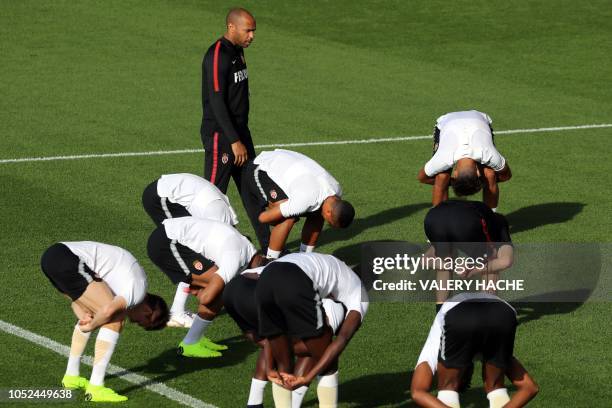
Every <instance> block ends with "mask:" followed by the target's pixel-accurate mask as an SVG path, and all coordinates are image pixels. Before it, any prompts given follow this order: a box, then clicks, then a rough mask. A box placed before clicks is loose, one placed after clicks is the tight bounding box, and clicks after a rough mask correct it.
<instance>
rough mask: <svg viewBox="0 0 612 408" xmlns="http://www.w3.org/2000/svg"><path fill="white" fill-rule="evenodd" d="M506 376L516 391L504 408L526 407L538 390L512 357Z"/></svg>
mask: <svg viewBox="0 0 612 408" xmlns="http://www.w3.org/2000/svg"><path fill="white" fill-rule="evenodd" d="M506 376H507V377H508V379H509V380H510V381H512V384H513V385H514V386H515V387H516V389H517V391H516V392H515V393H514V395H513V396H512V398H510V402H508V403H507V404H506V405H505V406H504V408H520V407H524V406H525V405H527V403H528V402H529V401H531V400H532V399H533V398H534V397H535V396H536V395H537V394H538V392H539V390H540V388H539V387H538V384H537V383H536V382H535V381H534V379H533V378H532V377H531V376H530V375H529V373H528V372H527V370H525V367H523V365H522V364H521V362H520V361H518V360H517V359H516V358H514V357H512V363H511V364H510V367H509V368H508V369H507V370H506Z"/></svg>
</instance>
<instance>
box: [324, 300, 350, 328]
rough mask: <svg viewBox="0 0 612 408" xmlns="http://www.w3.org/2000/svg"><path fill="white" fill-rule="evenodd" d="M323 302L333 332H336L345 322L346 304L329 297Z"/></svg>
mask: <svg viewBox="0 0 612 408" xmlns="http://www.w3.org/2000/svg"><path fill="white" fill-rule="evenodd" d="M321 304H322V306H323V310H324V311H325V316H327V323H329V325H330V326H331V328H332V333H334V334H336V333H337V332H338V329H339V328H340V326H342V323H344V313H345V311H344V306H342V303H338V302H336V301H334V300H331V299H329V298H326V299H323V300H322V301H321Z"/></svg>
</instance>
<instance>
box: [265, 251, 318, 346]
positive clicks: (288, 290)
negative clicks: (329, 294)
mask: <svg viewBox="0 0 612 408" xmlns="http://www.w3.org/2000/svg"><path fill="white" fill-rule="evenodd" d="M255 301H256V303H257V316H258V320H259V336H260V337H273V336H277V335H280V334H286V335H289V336H294V337H297V338H301V339H305V338H309V337H317V336H320V335H321V334H322V333H323V331H324V329H325V313H324V310H323V306H322V303H321V296H320V295H319V293H318V292H316V291H315V289H314V285H313V283H312V280H311V279H310V278H309V277H308V275H306V274H305V273H304V271H302V269H300V267H298V266H297V265H296V264H293V263H290V262H280V261H275V262H272V263H270V264H269V265H268V266H266V267H265V269H264V270H263V272H262V273H261V276H260V278H259V282H258V283H257V288H256V289H255Z"/></svg>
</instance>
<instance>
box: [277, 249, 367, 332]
mask: <svg viewBox="0 0 612 408" xmlns="http://www.w3.org/2000/svg"><path fill="white" fill-rule="evenodd" d="M275 262H291V263H293V264H296V265H297V266H299V267H300V269H302V270H303V271H304V273H305V274H306V275H308V277H309V278H310V279H311V280H312V282H313V284H314V289H315V290H316V291H317V292H318V293H319V295H320V296H321V298H327V297H328V298H330V299H333V300H336V301H338V302H340V303H342V304H343V305H344V306H345V307H346V314H348V312H349V311H351V310H356V311H357V312H359V314H360V315H361V320H363V318H364V317H365V315H366V313H367V311H368V305H369V299H368V294H367V292H366V290H365V288H364V287H363V285H362V284H361V280H360V279H359V277H358V276H357V275H356V274H355V272H353V271H352V270H351V268H349V267H348V266H347V265H346V264H345V263H344V262H342V261H341V260H339V259H338V258H336V257H335V256H333V255H326V254H319V253H316V252H308V253H295V254H288V255H285V256H283V257H282V258H279V259H278V260H277V261H275Z"/></svg>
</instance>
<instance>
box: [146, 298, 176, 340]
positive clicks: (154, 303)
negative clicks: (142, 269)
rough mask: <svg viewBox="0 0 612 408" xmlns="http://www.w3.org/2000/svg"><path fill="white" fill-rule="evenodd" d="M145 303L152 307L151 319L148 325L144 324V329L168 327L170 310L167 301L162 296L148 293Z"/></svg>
mask: <svg viewBox="0 0 612 408" xmlns="http://www.w3.org/2000/svg"><path fill="white" fill-rule="evenodd" d="M144 303H146V304H147V305H148V306H149V307H150V308H151V319H150V320H149V324H148V325H146V326H143V327H144V329H145V330H147V331H151V330H161V329H163V328H164V327H166V323H168V320H170V311H169V310H168V304H166V301H165V300H164V299H163V298H162V297H161V296H158V295H154V294H152V293H147V296H145V299H144Z"/></svg>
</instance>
